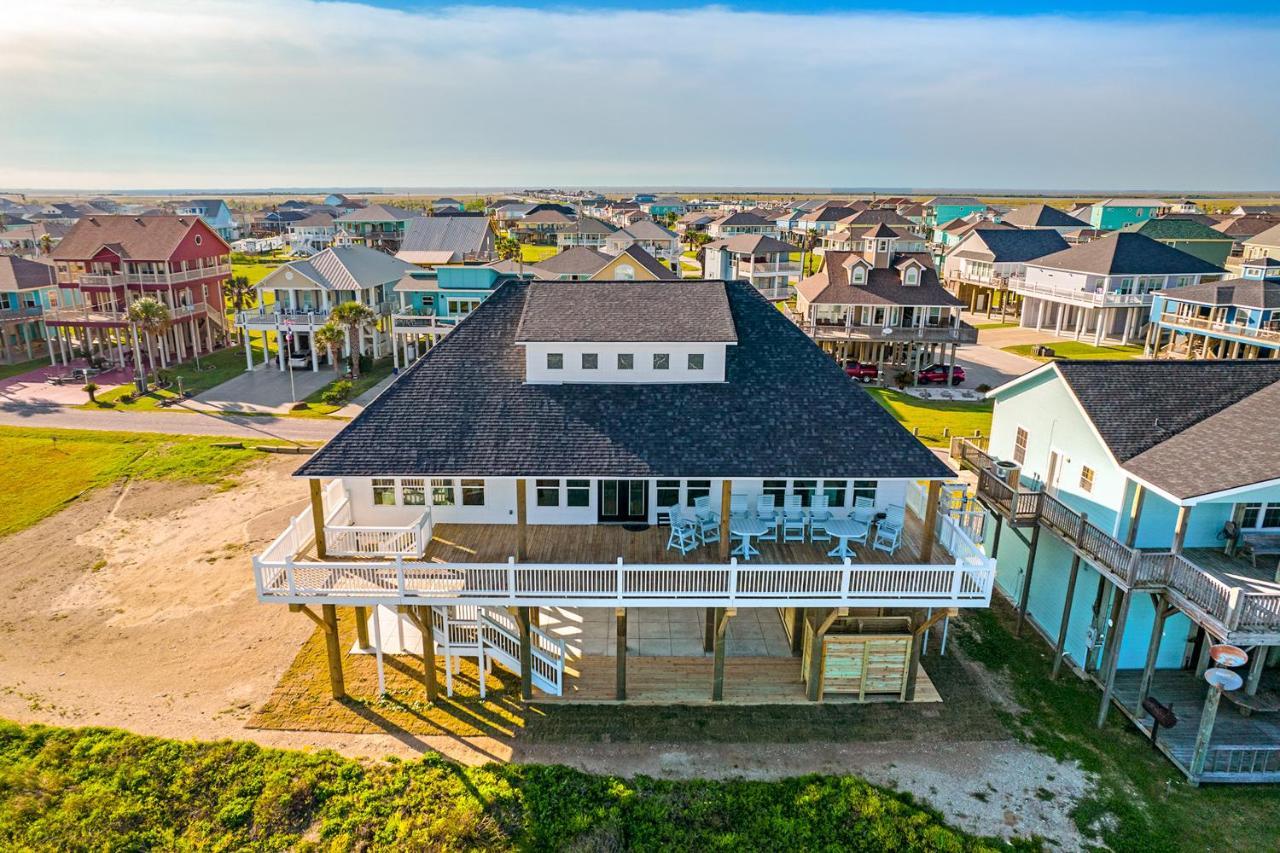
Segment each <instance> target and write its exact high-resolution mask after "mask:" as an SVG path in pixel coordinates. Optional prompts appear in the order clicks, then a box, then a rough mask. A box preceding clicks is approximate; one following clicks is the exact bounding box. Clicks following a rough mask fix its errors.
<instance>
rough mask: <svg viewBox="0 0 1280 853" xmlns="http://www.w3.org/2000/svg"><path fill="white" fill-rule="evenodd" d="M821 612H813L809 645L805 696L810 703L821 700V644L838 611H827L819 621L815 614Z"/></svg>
mask: <svg viewBox="0 0 1280 853" xmlns="http://www.w3.org/2000/svg"><path fill="white" fill-rule="evenodd" d="M821 612H822V611H820V610H815V611H813V613H814V621H813V642H812V643H811V644H810V645H809V673H808V679H807V684H806V685H805V695H806V698H808V700H809V701H810V702H819V701H821V700H822V664H823V659H822V658H823V643H824V639H825V637H826V636H827V629H828V628H830V627H831V623H833V622H835V621H836V615H837V614H838V613H839V612H840V611H839V610H836V609H834V608H832V609H829V610H827V612H826V613H825V614H824V615H823V616H822V618H821V619H819V618H817V614H818V613H821Z"/></svg>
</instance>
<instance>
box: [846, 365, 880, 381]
mask: <svg viewBox="0 0 1280 853" xmlns="http://www.w3.org/2000/svg"><path fill="white" fill-rule="evenodd" d="M844 372H845V375H846V376H848V377H849V378H850V379H856V380H858V381H859V382H864V383H865V382H875V381H876V380H877V379H879V378H880V365H878V364H860V363H859V362H856V361H855V362H854V363H853V364H850V365H847V366H846V367H845V369H844Z"/></svg>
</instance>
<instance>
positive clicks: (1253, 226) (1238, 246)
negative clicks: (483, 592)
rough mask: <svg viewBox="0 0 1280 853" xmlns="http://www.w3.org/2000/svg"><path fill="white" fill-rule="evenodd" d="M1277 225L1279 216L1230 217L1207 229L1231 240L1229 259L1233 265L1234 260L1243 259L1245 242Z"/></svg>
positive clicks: (1279, 220)
mask: <svg viewBox="0 0 1280 853" xmlns="http://www.w3.org/2000/svg"><path fill="white" fill-rule="evenodd" d="M1277 225H1280V216H1232V217H1228V218H1226V219H1223V220H1222V221H1221V222H1218V223H1217V224H1215V225H1210V226H1209V227H1210V228H1212V229H1213V230H1214V231H1218V232H1220V233H1221V234H1223V235H1224V236H1226V237H1230V238H1231V240H1232V245H1231V258H1232V259H1233V261H1232V263H1233V265H1234V259H1235V258H1242V257H1244V244H1245V241H1246V240H1250V239H1252V238H1254V237H1257V236H1258V235H1259V234H1261V233H1262V232H1264V231H1267V230H1269V229H1271V228H1274V227H1276V226H1277Z"/></svg>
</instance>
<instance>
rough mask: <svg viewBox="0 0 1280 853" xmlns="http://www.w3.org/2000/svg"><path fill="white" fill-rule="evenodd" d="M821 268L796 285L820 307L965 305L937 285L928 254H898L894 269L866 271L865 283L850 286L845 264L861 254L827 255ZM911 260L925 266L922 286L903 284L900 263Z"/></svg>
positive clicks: (921, 280)
mask: <svg viewBox="0 0 1280 853" xmlns="http://www.w3.org/2000/svg"><path fill="white" fill-rule="evenodd" d="M824 257H825V258H826V263H825V264H824V265H823V267H822V269H821V270H819V271H818V272H816V273H814V274H813V275H811V276H809V277H808V278H806V279H804V280H803V281H801V282H800V283H799V284H798V285H796V292H797V293H799V294H800V295H801V296H803V297H804V298H805V299H806V300H808V301H809V302H813V303H816V304H818V305H949V306H957V305H963V304H964V303H963V302H961V301H960V300H959V299H957V298H956V297H954V296H952V295H951V294H950V293H949V292H948V291H947V289H946V288H945V287H943V286H942V285H941V284H939V283H938V274H937V272H936V271H934V269H933V261H932V259H931V258H930V256H929V255H928V253H923V254H916V253H901V252H900V253H898V254H897V255H894V258H893V260H894V264H895V266H893V267H890V268H888V269H869V270H867V283H866V284H850V283H849V269H848V267H846V266H845V263H846V262H847V261H848V260H849V259H850V258H852V257H858V258H860V257H862V253H861V252H827V253H826V255H825V256H824ZM909 258H914V259H915V260H917V261H919V262H920V263H921V265H922V266H923V267H924V269H923V270H921V272H920V284H918V285H913V286H909V287H908V286H906V285H904V284H902V270H901V264H902V263H903V262H904V261H906V260H907V259H909Z"/></svg>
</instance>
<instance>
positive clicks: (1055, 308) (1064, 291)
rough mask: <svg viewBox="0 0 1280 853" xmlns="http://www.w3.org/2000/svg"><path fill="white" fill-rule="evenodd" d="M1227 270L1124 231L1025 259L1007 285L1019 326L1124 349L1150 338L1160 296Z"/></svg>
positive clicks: (1215, 276) (1141, 235)
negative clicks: (1018, 310)
mask: <svg viewBox="0 0 1280 853" xmlns="http://www.w3.org/2000/svg"><path fill="white" fill-rule="evenodd" d="M1224 272H1225V271H1224V270H1223V269H1222V268H1221V267H1219V266H1215V265H1214V264H1211V263H1208V262H1206V261H1203V260H1201V259H1200V258H1197V257H1196V256H1194V255H1188V254H1187V253H1186V252H1183V251H1181V250H1179V249H1174V248H1172V247H1170V246H1166V245H1165V244H1164V243H1161V242H1158V241H1156V240H1152V239H1151V238H1150V237H1147V236H1146V235H1144V234H1135V233H1133V232H1126V231H1120V232H1115V233H1112V234H1109V235H1107V236H1106V237H1100V238H1098V239H1096V240H1092V241H1090V242H1088V243H1081V244H1078V245H1075V246H1072V247H1070V248H1068V249H1063V250H1062V251H1060V252H1055V253H1053V254H1051V255H1045V256H1044V257H1041V258H1036V259H1035V260H1032V261H1028V262H1027V263H1026V272H1025V273H1024V275H1023V277H1022V278H1021V279H1017V278H1015V279H1011V280H1010V282H1009V288H1010V290H1012V291H1013V292H1014V293H1015V294H1017V295H1018V296H1020V297H1021V299H1022V315H1021V323H1022V325H1023V326H1026V327H1034V328H1035V329H1037V330H1040V329H1046V328H1052V329H1053V330H1054V332H1055V333H1056V334H1058V335H1070V336H1072V337H1074V338H1075V339H1076V340H1080V339H1081V338H1083V337H1086V336H1088V337H1092V338H1093V343H1094V345H1095V346H1096V345H1101V343H1102V342H1103V341H1104V340H1113V341H1119V342H1120V343H1122V344H1127V343H1129V342H1130V341H1132V340H1137V339H1141V337H1142V335H1144V334H1145V333H1146V326H1147V318H1148V315H1149V314H1150V309H1151V300H1152V298H1153V295H1154V294H1155V293H1156V292H1157V291H1161V290H1165V289H1168V288H1173V287H1184V286H1186V285H1188V284H1198V283H1199V282H1200V281H1202V280H1212V279H1215V278H1220V277H1222V275H1223V273H1224Z"/></svg>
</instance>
